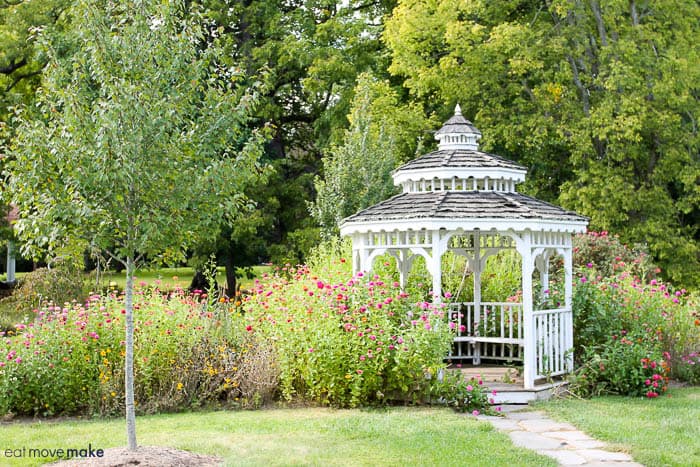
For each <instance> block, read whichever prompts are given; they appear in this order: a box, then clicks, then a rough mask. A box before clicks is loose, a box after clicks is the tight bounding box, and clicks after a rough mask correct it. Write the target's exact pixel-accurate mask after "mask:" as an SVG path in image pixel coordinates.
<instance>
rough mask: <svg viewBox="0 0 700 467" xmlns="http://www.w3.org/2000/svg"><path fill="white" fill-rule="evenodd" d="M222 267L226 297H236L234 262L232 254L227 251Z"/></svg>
mask: <svg viewBox="0 0 700 467" xmlns="http://www.w3.org/2000/svg"><path fill="white" fill-rule="evenodd" d="M224 266H225V267H226V295H228V296H229V297H235V296H236V287H237V283H236V261H235V260H234V257H233V253H232V252H231V251H228V252H227V253H226V257H225V258H224Z"/></svg>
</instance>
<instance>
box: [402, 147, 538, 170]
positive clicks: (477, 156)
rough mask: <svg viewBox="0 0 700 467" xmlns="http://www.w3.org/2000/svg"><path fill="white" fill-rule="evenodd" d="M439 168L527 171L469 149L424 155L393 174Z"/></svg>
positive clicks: (503, 160)
mask: <svg viewBox="0 0 700 467" xmlns="http://www.w3.org/2000/svg"><path fill="white" fill-rule="evenodd" d="M441 167H450V168H458V167H459V168H462V167H469V168H477V167H478V168H485V167H489V168H491V167H494V168H495V167H497V168H504V169H516V170H527V167H524V166H522V165H520V164H516V163H515V162H513V161H510V160H508V159H505V158H503V157H500V156H497V155H495V154H488V153H486V152H481V151H477V150H469V149H452V150H449V149H448V150H445V149H443V150H438V151H433V152H430V153H428V154H424V155H422V156H420V157H418V158H416V159H413V160H412V161H410V162H408V163H406V164H404V165H402V166H401V167H399V168H398V169H396V171H395V172H399V171H406V170H418V169H434V168H441Z"/></svg>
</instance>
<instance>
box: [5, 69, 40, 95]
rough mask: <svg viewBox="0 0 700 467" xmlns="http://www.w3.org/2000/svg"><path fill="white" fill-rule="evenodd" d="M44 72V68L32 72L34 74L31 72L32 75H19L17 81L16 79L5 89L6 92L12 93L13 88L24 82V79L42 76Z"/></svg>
mask: <svg viewBox="0 0 700 467" xmlns="http://www.w3.org/2000/svg"><path fill="white" fill-rule="evenodd" d="M43 70H44V69H43V67H42V68H41V69H39V70H36V71H32V72H30V73H26V74H24V75H19V76H17V77H15V79H14V80H13V81H12V82H11V83H10V84H8V85H7V86H6V87H5V92H9V91H11V90H12V88H14V87H15V86H17V84H18V83H19V82H20V81H22V80H23V79H24V78H31V77H32V76H36V75H40V74H41V72H42V71H43Z"/></svg>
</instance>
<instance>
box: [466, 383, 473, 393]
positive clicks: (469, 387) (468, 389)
mask: <svg viewBox="0 0 700 467" xmlns="http://www.w3.org/2000/svg"><path fill="white" fill-rule="evenodd" d="M473 390H474V386H472V385H471V384H468V385H467V391H469V392H471V391H473Z"/></svg>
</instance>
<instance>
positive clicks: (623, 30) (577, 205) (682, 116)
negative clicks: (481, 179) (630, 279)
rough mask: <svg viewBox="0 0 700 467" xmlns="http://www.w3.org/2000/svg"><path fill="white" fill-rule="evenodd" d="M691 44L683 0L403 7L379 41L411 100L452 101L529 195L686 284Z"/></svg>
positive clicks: (694, 168)
mask: <svg viewBox="0 0 700 467" xmlns="http://www.w3.org/2000/svg"><path fill="white" fill-rule="evenodd" d="M698 37H700V6H699V5H698V3H697V2H696V1H694V0H684V1H670V0H658V1H654V2H649V1H638V0H628V1H615V2H611V1H608V2H601V1H597V0H590V1H583V0H544V1H537V2H533V1H526V0H516V1H507V2H505V1H501V2H492V1H487V0H470V1H461V0H446V1H441V2H435V1H432V0H414V1H410V2H409V1H406V2H399V5H398V7H397V8H396V9H395V10H394V13H393V16H392V17H391V19H390V20H389V21H388V22H387V25H386V34H385V38H386V41H387V44H388V45H389V47H390V49H391V51H392V64H391V67H390V70H391V71H392V72H393V73H395V74H396V75H397V76H401V77H403V78H404V80H405V81H404V83H405V85H406V86H407V87H408V88H409V89H410V90H411V92H412V94H413V96H414V97H415V98H416V99H419V100H421V101H423V102H426V105H431V104H432V105H433V106H435V107H436V108H437V109H438V110H440V109H445V110H444V111H445V113H447V112H449V109H451V108H452V107H453V106H454V103H455V102H459V103H460V104H462V108H463V110H464V112H465V114H466V115H468V116H469V117H470V118H472V119H473V120H474V121H475V123H476V125H477V126H478V127H479V128H481V130H482V132H483V133H484V138H483V141H482V143H483V144H482V145H483V147H484V148H485V149H487V150H492V151H495V152H497V153H500V154H502V155H504V156H507V157H510V158H512V159H516V160H519V161H521V162H522V163H524V164H525V165H528V166H529V167H530V171H531V173H530V178H529V181H528V183H527V184H526V187H525V189H526V190H527V191H529V192H530V193H532V194H534V195H537V196H541V197H543V198H546V199H550V200H552V201H556V200H558V201H559V202H561V203H563V204H564V205H565V206H567V207H570V208H573V209H576V210H578V211H579V212H581V213H583V214H586V215H588V216H590V217H591V228H593V229H604V230H610V231H614V232H617V233H620V234H622V236H623V239H624V240H625V241H629V242H645V243H647V244H648V245H649V247H650V249H651V251H652V253H653V254H654V255H655V257H656V259H657V260H658V261H659V262H660V263H661V264H662V265H663V266H665V268H666V269H667V273H668V275H669V276H670V277H671V278H673V279H674V280H676V281H678V282H680V283H684V284H693V285H695V286H698V285H700V230H699V226H700V157H699V155H698V154H699V148H700V138H699V133H698V124H697V119H698V115H699V114H700V104H699V100H698V98H699V96H700V88H699V84H698V83H700V67H698V65H697V64H698V63H699V62H700V56H699V55H700V54H699V50H700V49H699V46H698V40H697V38H698ZM446 104H447V105H446Z"/></svg>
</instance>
